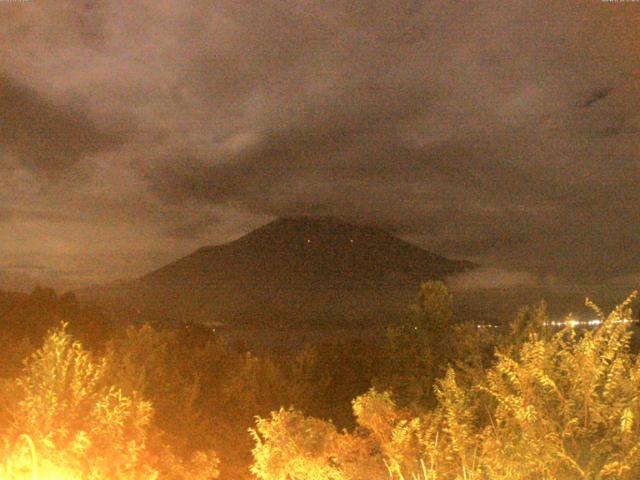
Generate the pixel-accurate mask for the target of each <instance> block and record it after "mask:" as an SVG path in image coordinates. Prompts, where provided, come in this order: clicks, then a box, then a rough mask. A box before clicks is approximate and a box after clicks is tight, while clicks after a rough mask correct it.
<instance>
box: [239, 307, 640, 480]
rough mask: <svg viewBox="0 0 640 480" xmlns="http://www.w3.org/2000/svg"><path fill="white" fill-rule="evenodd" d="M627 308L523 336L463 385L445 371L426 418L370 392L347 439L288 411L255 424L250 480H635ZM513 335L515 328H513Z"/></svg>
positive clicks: (636, 376) (638, 362)
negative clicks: (580, 325)
mask: <svg viewBox="0 0 640 480" xmlns="http://www.w3.org/2000/svg"><path fill="white" fill-rule="evenodd" d="M630 301H631V299H629V300H627V301H626V302H625V303H623V304H622V305H621V306H620V307H618V308H617V309H616V310H615V311H614V312H612V313H611V314H610V315H609V316H608V317H607V318H606V319H605V318H604V317H603V318H602V320H603V323H602V324H601V326H599V327H598V328H596V329H595V330H593V331H584V332H576V331H575V330H574V329H573V328H572V327H571V326H568V327H567V328H565V329H563V330H561V331H559V332H555V333H553V334H552V335H549V338H548V339H546V338H543V336H542V335H540V334H538V333H535V332H531V333H530V334H529V335H528V337H527V339H526V340H525V341H524V342H523V343H522V344H520V345H514V346H512V348H510V349H509V350H510V353H505V351H504V350H503V351H500V350H497V351H496V353H495V360H494V363H493V365H492V366H491V367H490V368H489V369H488V370H487V371H486V373H485V374H483V375H482V376H481V377H480V378H478V379H477V381H475V382H474V383H473V384H472V385H469V386H463V385H461V384H460V383H459V382H458V379H457V376H456V373H455V371H454V369H452V368H449V369H448V370H447V371H446V373H445V375H444V376H443V377H442V378H441V379H440V380H438V381H437V382H436V384H435V387H434V391H435V396H436V400H437V403H436V405H435V406H434V408H432V409H429V410H426V411H422V412H416V411H415V410H411V409H408V408H400V407H399V406H398V405H397V404H396V402H395V401H394V400H393V398H392V396H391V395H390V394H389V393H386V392H385V393H379V392H378V391H376V390H370V391H369V392H368V393H366V394H365V395H363V396H360V397H358V398H356V399H355V400H354V402H353V411H354V414H355V416H356V418H357V423H358V428H356V429H355V430H354V431H352V432H347V431H345V432H342V433H340V432H337V431H336V429H335V428H334V427H333V425H331V424H330V423H327V422H324V421H322V420H318V419H313V418H308V417H305V416H304V415H302V414H301V413H300V412H299V411H296V410H284V409H282V410H280V411H278V412H274V413H272V414H271V416H269V417H267V418H261V419H259V420H258V422H257V425H256V429H255V432H254V435H255V439H256V447H255V449H254V464H253V467H252V471H253V472H254V473H255V474H256V475H257V476H258V478H260V479H262V480H285V479H287V480H289V479H291V480H319V479H324V478H330V479H340V480H347V479H350V480H356V479H358V480H359V479H362V480H364V479H367V478H368V479H372V478H373V479H378V478H379V479H383V478H389V476H391V478H396V479H402V478H407V479H408V478H425V479H433V480H435V479H438V480H439V479H442V480H448V479H450V480H458V479H465V480H468V479H492V480H493V479H505V480H507V479H518V480H529V479H531V480H534V479H549V480H551V479H562V480H565V479H576V480H577V479H607V478H610V479H629V480H630V479H636V478H639V477H640V417H639V415H640V400H639V398H638V392H639V391H640V357H639V356H638V355H637V354H635V353H632V352H631V350H630V341H631V332H630V331H629V324H628V323H624V322H621V321H620V320H622V319H628V318H631V312H630V309H629V304H630ZM515 326H517V325H515Z"/></svg>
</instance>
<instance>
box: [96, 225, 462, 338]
mask: <svg viewBox="0 0 640 480" xmlns="http://www.w3.org/2000/svg"><path fill="white" fill-rule="evenodd" d="M472 266H473V264H471V263H470V262H465V261H457V260H449V259H446V258H444V257H441V256H439V255H435V254H433V253H430V252H427V251H425V250H423V249H421V248H419V247H417V246H414V245H411V244H409V243H407V242H405V241H403V240H400V239H398V238H396V237H394V236H393V235H390V234H389V233H387V232H385V231H383V230H381V229H379V228H375V227H363V226H356V225H351V224H348V223H344V222H341V221H338V220H335V219H330V218H314V217H292V218H282V219H279V220H276V221H274V222H271V223H269V224H267V225H265V226H263V227H261V228H258V229H257V230H254V231H253V232H251V233H249V234H247V235H245V236H243V237H241V238H239V239H238V240H236V241H233V242H230V243H228V244H225V245H219V246H211V247H203V248H201V249H199V250H197V251H196V252H194V253H192V254H191V255H188V256H186V257H184V258H182V259H180V260H178V261H176V262H174V263H171V264H169V265H167V266H165V267H163V268H160V269H158V270H156V271H154V272H151V273H149V274H147V275H145V276H144V277H142V278H140V279H138V280H135V281H133V282H129V283H127V284H123V285H120V286H118V287H111V288H109V289H105V288H103V289H98V290H94V291H93V292H92V293H93V294H92V295H91V296H93V297H94V298H96V299H98V300H103V301H108V300H109V299H110V300H111V301H112V302H119V303H122V302H123V301H124V302H125V303H127V304H130V305H133V306H135V307H136V308H140V309H141V310H144V311H146V312H150V311H153V312H155V313H156V314H162V315H166V316H170V317H175V318H176V319H179V320H191V321H194V320H195V321H206V322H222V323H234V324H237V323H243V324H256V323H258V324H260V323H264V322H268V323H269V324H274V323H275V324H276V325H290V324H299V323H301V322H302V323H304V324H307V323H309V322H311V323H313V324H315V325H322V324H324V323H325V322H332V323H335V322H337V323H340V324H353V323H362V322H365V321H368V319H370V316H371V315H370V313H371V312H377V314H382V313H384V312H385V311H386V310H388V307H389V300H390V299H389V298H387V297H388V296H389V295H391V294H392V292H397V291H411V292H415V289H416V288H417V286H418V285H419V284H420V282H422V281H425V280H429V279H441V278H444V277H445V276H447V275H450V274H453V273H456V272H459V271H462V270H465V269H468V268H471V267H472ZM404 301H405V300H404V299H403V302H404ZM405 305H406V304H405ZM393 309H395V307H394V308H392V310H393Z"/></svg>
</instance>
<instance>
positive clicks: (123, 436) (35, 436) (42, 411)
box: [0, 325, 217, 480]
mask: <svg viewBox="0 0 640 480" xmlns="http://www.w3.org/2000/svg"><path fill="white" fill-rule="evenodd" d="M108 367H109V365H108V362H107V360H106V359H104V358H94V357H93V355H92V354H91V353H89V352H88V351H86V350H84V349H83V347H82V345H81V344H80V343H79V342H76V341H74V340H73V339H72V338H71V336H70V335H69V334H68V333H67V330H66V325H63V326H62V327H61V328H59V329H57V330H55V331H53V332H51V333H50V334H49V335H48V337H47V338H46V340H45V342H44V345H43V346H42V348H41V349H39V350H38V351H36V352H35V353H34V354H33V355H32V356H31V357H30V358H29V359H28V360H27V361H26V362H25V370H24V374H23V375H22V376H21V377H20V378H19V379H17V380H16V381H15V382H13V383H10V384H8V385H6V387H5V388H4V389H3V390H4V391H3V394H4V396H5V398H6V397H7V396H9V397H11V398H9V399H8V400H7V401H6V403H7V404H8V405H9V427H8V428H7V429H6V431H4V432H2V433H3V439H4V451H3V452H2V454H3V455H2V456H3V462H2V465H3V466H2V470H0V478H3V479H4V478H7V479H11V480H18V479H21V478H25V479H26V478H56V479H83V480H85V479H89V480H92V479H96V480H98V479H100V480H102V479H122V480H152V479H156V478H189V479H191V478H193V479H198V480H205V479H211V478H215V477H216V476H217V468H216V467H217V458H216V457H215V456H211V455H209V456H207V455H205V454H203V453H199V454H198V455H196V456H194V458H193V459H192V460H191V461H189V462H184V461H182V460H181V459H179V458H178V457H176V456H174V455H173V454H172V453H171V451H170V450H169V449H168V448H167V447H166V446H164V445H162V446H161V448H158V445H154V446H155V447H156V450H162V451H161V452H155V454H154V452H152V449H151V448H150V439H151V432H152V418H153V408H152V406H151V404H150V403H149V402H146V401H145V400H143V399H142V398H141V397H140V396H139V395H138V394H137V393H135V392H133V393H132V394H130V395H125V394H124V393H123V391H122V390H121V389H120V388H118V387H117V386H115V385H113V384H111V383H110V381H109V377H108V375H107V372H108ZM160 433H161V432H154V435H155V436H158V435H159V434H160ZM191 467H192V468H191ZM176 472H180V474H181V475H180V476H179V477H177V476H175V473H176Z"/></svg>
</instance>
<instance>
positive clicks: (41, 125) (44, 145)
mask: <svg viewBox="0 0 640 480" xmlns="http://www.w3.org/2000/svg"><path fill="white" fill-rule="evenodd" d="M115 145H116V141H115V138H114V136H113V135H109V134H107V133H106V132H102V131H100V130H99V129H98V128H96V126H95V125H93V124H92V122H91V121H90V119H89V118H88V117H87V116H86V115H85V114H83V113H82V112H81V111H78V110H75V109H73V108H69V107H66V106H64V105H55V104H54V103H53V102H51V101H47V100H46V99H45V98H44V97H43V96H42V95H40V94H39V93H37V92H36V91H34V90H32V89H30V88H28V87H26V86H25V85H22V84H20V83H19V82H17V81H15V80H12V79H10V78H9V77H7V76H3V75H0V148H2V150H5V154H6V153H9V154H11V155H13V156H14V157H15V158H16V159H18V160H19V162H20V163H22V164H23V165H25V166H26V167H28V168H30V169H35V170H41V171H44V172H59V171H61V170H65V169H68V168H69V167H71V166H73V165H74V164H75V163H76V162H78V161H79V160H80V159H81V158H83V156H85V155H88V154H92V153H96V152H99V151H101V150H104V149H109V148H113V147H114V146H115Z"/></svg>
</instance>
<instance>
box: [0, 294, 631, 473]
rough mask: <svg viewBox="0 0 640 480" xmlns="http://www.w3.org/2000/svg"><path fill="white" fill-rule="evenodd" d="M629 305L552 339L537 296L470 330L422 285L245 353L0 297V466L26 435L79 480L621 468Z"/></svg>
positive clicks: (206, 335)
mask: <svg viewBox="0 0 640 480" xmlns="http://www.w3.org/2000/svg"><path fill="white" fill-rule="evenodd" d="M629 315H630V313H629V304H624V305H623V306H622V307H620V308H619V309H618V310H617V311H616V312H614V313H613V314H612V316H611V317H610V319H609V321H608V322H605V324H603V326H601V327H600V328H598V329H597V330H595V331H593V332H586V333H585V332H575V331H574V330H571V329H567V330H563V331H562V332H556V331H553V330H551V329H550V328H549V327H548V326H546V325H547V324H548V323H549V322H548V318H547V315H546V309H545V306H544V304H540V305H537V306H534V307H529V308H525V309H523V310H521V311H520V312H519V313H518V315H517V316H516V318H515V319H514V321H512V322H511V323H510V324H509V325H508V326H505V328H502V329H478V328H477V326H476V324H475V323H474V322H464V321H461V320H460V319H456V318H454V315H453V298H452V296H451V295H450V294H449V292H448V290H447V288H446V287H445V285H444V284H442V283H440V282H428V283H426V284H424V285H423V286H422V288H421V289H420V292H419V295H418V296H417V298H416V301H415V304H414V305H413V306H412V308H411V309H410V310H409V311H408V312H407V315H406V316H404V317H402V318H400V319H398V320H397V321H396V322H394V324H393V326H392V327H390V328H389V329H388V331H387V332H386V334H385V335H384V336H383V337H382V338H379V337H368V336H367V335H366V333H363V335H362V336H361V337H359V338H345V339H334V340H331V341H324V342H322V343H319V344H314V345H308V346H307V347H306V348H304V349H303V350H302V351H300V352H297V353H292V354H275V353H274V354H262V355H260V356H256V355H254V354H252V353H250V352H248V351H246V350H245V349H244V348H242V347H241V346H239V345H236V344H234V343H232V342H229V341H228V340H226V339H225V338H222V337H220V336H217V335H216V334H215V333H214V332H213V331H212V330H211V329H209V328H205V327H202V326H198V325H180V326H167V325H160V324H156V325H150V324H135V323H132V322H129V321H126V320H123V319H112V318H110V317H109V316H107V315H105V314H104V313H103V312H102V311H100V309H97V308H93V307H87V306H84V305H81V304H80V303H78V302H77V301H76V299H75V298H74V297H73V296H72V295H63V296H58V295H56V294H55V293H54V292H52V291H50V290H42V289H38V290H36V291H34V292H33V294H31V295H19V294H6V293H4V294H3V293H0V322H1V323H0V325H1V326H2V328H1V331H0V339H1V341H2V348H3V362H2V372H1V375H2V384H1V387H2V388H1V389H0V400H1V402H2V411H1V413H0V430H1V433H2V439H3V441H2V451H1V454H2V459H1V460H2V465H3V466H4V467H3V468H4V469H5V471H4V472H0V477H2V476H5V477H7V476H8V477H9V478H22V477H20V476H19V475H29V474H30V472H32V469H33V467H32V463H33V459H31V457H30V455H31V452H30V451H29V449H30V444H31V443H33V447H34V451H35V452H36V458H37V461H38V465H39V467H40V468H41V469H44V470H45V471H46V470H47V469H48V471H51V472H54V473H53V474H52V475H55V474H56V472H57V470H56V469H58V470H60V471H62V472H65V473H64V474H65V475H67V477H69V478H83V479H84V478H140V479H144V478H149V479H151V478H159V479H179V478H186V479H194V480H195V479H198V480H204V479H210V478H223V479H227V478H228V479H240V478H245V477H248V476H249V470H251V471H252V472H253V474H254V475H256V476H258V478H261V479H263V480H284V479H292V480H296V479H299V480H307V479H308V480H311V479H325V478H328V479H333V478H335V479H354V480H355V479H376V478H380V479H382V478H389V477H390V476H392V477H393V478H403V477H404V478H413V477H412V475H416V476H417V477H418V478H429V479H440V478H442V479H449V478H450V479H457V478H463V479H468V478H505V479H506V478H518V479H519V478H522V479H527V478H606V477H605V476H603V475H604V474H607V475H609V473H607V472H614V473H615V475H618V476H617V477H616V476H615V475H614V474H613V473H612V474H611V475H614V476H613V477H611V478H625V477H624V475H631V474H632V473H638V471H637V469H636V468H637V467H635V466H634V465H635V464H633V462H631V461H629V458H631V457H634V455H635V453H634V452H637V450H633V448H636V447H634V444H633V442H632V441H631V440H632V438H633V435H635V436H636V438H637V437H638V431H637V426H638V421H637V419H638V418H640V417H638V415H640V412H638V411H637V405H636V403H634V402H636V401H637V399H636V398H635V397H633V398H631V397H630V396H629V395H630V393H629V392H632V391H633V388H636V391H638V388H637V387H638V386H640V385H638V384H637V382H639V381H640V373H638V374H637V373H636V370H635V369H638V367H637V365H639V364H640V362H639V361H636V356H635V353H633V349H632V346H631V338H632V337H631V331H630V326H629V324H627V323H617V320H616V319H621V318H626V317H627V316H629ZM24 358H27V360H26V361H25V362H24V363H22V359H24ZM569 372H573V373H572V374H571V375H569ZM575 372H582V374H581V375H576V374H575ZM565 377H566V378H565ZM569 377H570V378H569ZM625 382H626V383H625ZM629 382H631V383H629ZM633 382H636V383H633ZM605 390H606V392H607V393H606V395H605ZM625 395H626V396H625ZM636 396H637V395H636ZM606 411H609V413H607V415H606V418H605V412H606ZM585 412H586V413H585ZM585 416H586V417H585ZM256 417H258V418H259V419H258V421H257V423H256ZM616 422H617V423H616ZM616 425H617V426H616ZM621 425H623V426H624V428H622V427H620V426H621ZM618 427H620V428H618ZM250 428H251V429H252V430H251V432H250V431H249V429H250ZM616 428H617V430H616ZM629 432H631V433H630V434H629ZM598 435H602V438H600V437H598ZM616 435H618V436H616ZM545 442H546V443H545ZM549 442H550V443H549ZM598 442H600V443H598ZM543 443H544V445H543ZM598 445H600V446H602V448H603V451H602V452H600V453H597V454H595V453H594V452H593V451H592V450H591V449H592V448H596V446H598ZM604 445H610V446H611V447H605V446H604ZM525 447H526V448H533V450H532V451H531V452H532V453H531V454H528V453H526V448H525ZM498 451H504V455H505V456H501V455H502V454H498ZM629 455H630V456H631V457H629ZM634 458H635V457H634ZM572 462H573V463H572ZM612 462H613V463H612ZM615 462H618V463H615ZM543 464H545V465H548V466H547V467H545V468H546V469H543V468H542V467H543ZM574 464H575V465H574ZM500 465H502V466H500ZM525 467H526V468H525ZM605 467H606V468H605ZM598 469H599V470H598ZM603 469H605V470H604V473H602V471H603ZM607 469H608V470H607ZM580 471H581V472H582V473H579V472H580ZM594 472H596V473H594ZM597 472H600V473H597ZM11 475H12V476H11ZM545 475H546V476H545ZM563 475H564V476H563ZM571 475H573V476H571ZM576 475H578V476H576ZM579 475H583V476H579ZM585 475H591V476H585ZM597 475H600V476H597ZM59 476H61V475H59ZM24 478H32V477H28V476H25V477H24ZM63 478H66V477H63ZM628 478H633V477H632V476H629V477H628Z"/></svg>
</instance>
